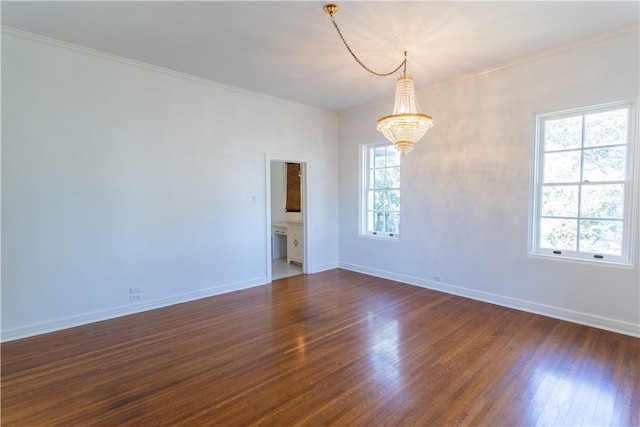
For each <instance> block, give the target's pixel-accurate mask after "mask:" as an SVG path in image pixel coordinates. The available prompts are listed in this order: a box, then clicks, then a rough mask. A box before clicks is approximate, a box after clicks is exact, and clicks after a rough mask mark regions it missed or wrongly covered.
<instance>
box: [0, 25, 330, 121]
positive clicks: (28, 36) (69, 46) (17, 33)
mask: <svg viewBox="0 0 640 427" xmlns="http://www.w3.org/2000/svg"><path fill="white" fill-rule="evenodd" d="M0 30H1V32H2V34H3V35H10V36H14V37H16V38H20V39H24V40H29V41H32V42H36V43H39V44H44V45H48V46H52V47H56V48H59V49H64V50H67V51H70V52H74V53H79V54H81V55H85V56H89V57H92V58H98V59H103V60H107V61H111V62H116V63H119V64H125V65H129V66H132V67H136V68H141V69H144V70H147V71H151V72H155V73H159V74H163V75H166V76H170V77H175V78H179V79H183V80H188V81H191V82H194V83H198V84H202V85H206V86H211V87H215V88H217V89H221V90H225V91H229V92H235V93H238V94H241V95H246V96H251V97H254V98H260V99H263V100H267V101H272V102H276V103H279V104H284V105H287V106H291V107H296V108H299V109H302V110H307V111H311V112H314V113H321V114H326V115H328V116H332V117H336V116H337V113H336V112H334V111H330V110H324V109H321V108H316V107H312V106H310V105H305V104H301V103H298V102H294V101H289V100H286V99H282V98H278V97H275V96H271V95H267V94H264V93H260V92H255V91H251V90H247V89H242V88H239V87H237V86H231V85H226V84H224V83H219V82H216V81H214V80H209V79H205V78H203V77H196V76H193V75H191V74H187V73H182V72H180V71H175V70H172V69H169V68H164V67H159V66H156V65H152V64H148V63H146V62H142V61H136V60H135V59H129V58H125V57H123V56H118V55H113V54H111V53H107V52H103V51H100V50H96V49H91V48H88V47H84V46H80V45H77V44H74V43H68V42H64V41H61V40H56V39H52V38H50V37H45V36H41V35H38V34H34V33H30V32H28V31H23V30H18V29H16V28H12V27H7V26H5V25H0Z"/></svg>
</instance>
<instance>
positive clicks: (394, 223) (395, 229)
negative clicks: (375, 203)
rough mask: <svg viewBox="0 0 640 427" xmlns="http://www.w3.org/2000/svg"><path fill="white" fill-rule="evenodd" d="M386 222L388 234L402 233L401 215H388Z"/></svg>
mask: <svg viewBox="0 0 640 427" xmlns="http://www.w3.org/2000/svg"><path fill="white" fill-rule="evenodd" d="M386 220H387V232H388V233H393V234H396V233H399V232H400V214H399V213H388V214H386Z"/></svg>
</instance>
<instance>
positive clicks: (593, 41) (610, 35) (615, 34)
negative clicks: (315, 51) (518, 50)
mask: <svg viewBox="0 0 640 427" xmlns="http://www.w3.org/2000/svg"><path fill="white" fill-rule="evenodd" d="M638 32H640V25H631V26H627V27H621V28H618V29H616V30H613V31H609V32H606V33H602V34H599V35H597V36H593V37H588V38H585V39H581V40H577V41H574V42H571V43H566V44H563V45H560V46H556V47H554V48H551V49H546V50H543V51H540V52H536V53H533V54H531V55H527V56H523V57H521V58H517V59H514V60H511V61H508V62H504V63H502V64H499V65H496V66H493V67H487V68H484V69H482V70H480V71H474V72H472V73H468V74H463V75H461V76H458V77H453V78H451V79H447V80H443V81H440V82H437V83H433V84H430V85H426V86H422V87H416V88H415V89H416V92H418V93H419V92H428V91H431V90H435V89H439V88H442V87H445V86H451V85H455V84H458V83H461V82H464V81H467V80H471V79H475V78H477V77H480V76H484V75H486V74H490V73H495V72H496V71H501V70H505V69H508V68H512V67H516V66H518V65H521V64H525V63H527V62H533V61H537V60H539V59H542V58H546V57H549V56H554V55H557V54H560V53H566V52H570V51H573V50H578V49H582V48H585V47H590V46H596V45H598V44H600V43H604V42H606V41H609V40H612V39H616V38H621V37H625V36H628V35H630V34H633V33H638ZM388 104H389V100H388V99H384V100H382V99H381V100H379V101H374V102H371V103H369V104H366V105H361V106H359V107H354V108H351V109H348V110H345V111H341V112H340V114H341V115H342V114H351V113H357V112H360V111H363V110H366V109H368V108H372V107H380V106H383V105H388Z"/></svg>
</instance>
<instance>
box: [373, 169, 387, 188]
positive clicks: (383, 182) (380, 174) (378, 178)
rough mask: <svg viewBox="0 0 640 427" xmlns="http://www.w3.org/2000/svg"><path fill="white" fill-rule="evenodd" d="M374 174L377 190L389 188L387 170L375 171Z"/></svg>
mask: <svg viewBox="0 0 640 427" xmlns="http://www.w3.org/2000/svg"><path fill="white" fill-rule="evenodd" d="M373 174H374V178H373V186H374V187H375V188H387V170H386V169H375V170H374V171H373Z"/></svg>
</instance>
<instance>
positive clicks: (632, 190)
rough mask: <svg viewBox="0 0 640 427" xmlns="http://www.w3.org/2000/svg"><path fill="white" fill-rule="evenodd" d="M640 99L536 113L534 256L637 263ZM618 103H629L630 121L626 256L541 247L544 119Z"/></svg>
mask: <svg viewBox="0 0 640 427" xmlns="http://www.w3.org/2000/svg"><path fill="white" fill-rule="evenodd" d="M637 105H638V102H637V101H636V100H633V99H626V100H622V101H616V102H610V103H605V104H597V105H592V106H586V107H580V108H575V109H570V110H563V111H557V112H552V113H544V114H538V115H536V116H535V117H534V129H533V142H532V145H531V147H532V148H531V175H530V176H531V178H530V183H529V230H528V255H529V256H530V257H534V258H543V259H556V260H562V261H570V262H579V263H587V264H589V265H594V264H602V265H611V266H620V267H633V266H634V260H635V250H636V249H637V248H636V247H635V241H636V240H637V234H636V233H638V232H640V230H639V228H638V224H637V222H638V219H639V218H638V210H639V208H640V200H638V198H639V197H638V195H637V190H636V189H637V187H638V185H639V183H638V181H639V180H640V171H639V170H638V165H640V159H638V157H640V149H639V148H638V140H637V136H638V134H639V130H638V126H639V123H638V120H637V114H638V110H637ZM618 107H629V123H628V136H627V138H628V140H627V159H626V160H627V164H626V168H627V173H626V179H625V184H626V185H625V194H624V198H625V200H624V202H625V206H624V212H623V224H624V227H625V228H627V232H626V233H625V234H623V241H622V256H608V257H605V258H603V259H600V258H595V257H594V256H593V254H592V253H580V252H575V251H566V250H563V251H562V253H560V254H558V253H554V250H552V249H541V248H540V247H539V246H538V245H539V242H538V241H537V240H538V238H537V236H538V226H539V219H540V197H541V195H540V191H539V188H540V183H539V180H540V175H541V170H542V166H543V165H542V164H541V163H542V161H541V158H540V154H541V149H542V147H541V145H542V144H541V140H540V138H541V135H540V128H541V121H542V120H545V119H547V118H549V117H553V118H562V117H563V116H564V117H571V116H574V115H577V114H583V113H585V112H588V113H592V112H598V111H608V110H613V109H616V108H618Z"/></svg>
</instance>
